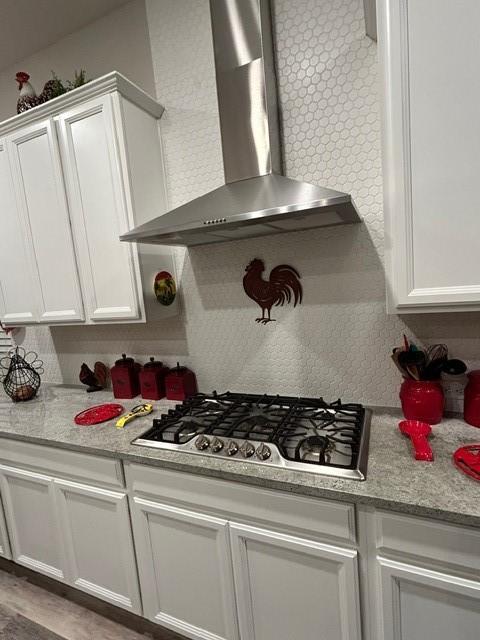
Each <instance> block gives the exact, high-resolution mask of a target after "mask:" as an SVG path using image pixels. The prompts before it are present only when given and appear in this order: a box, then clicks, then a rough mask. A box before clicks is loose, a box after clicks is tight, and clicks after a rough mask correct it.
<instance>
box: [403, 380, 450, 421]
mask: <svg viewBox="0 0 480 640" xmlns="http://www.w3.org/2000/svg"><path fill="white" fill-rule="evenodd" d="M400 400H401V402H402V410H403V415H404V416H405V418H406V419H407V420H419V421H420V422H428V424H438V423H439V422H441V421H442V417H443V408H444V405H445V396H444V393H443V388H442V385H441V384H440V382H435V381H430V380H407V379H405V380H404V381H403V383H402V386H401V387H400Z"/></svg>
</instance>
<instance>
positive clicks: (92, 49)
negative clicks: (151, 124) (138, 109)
mask: <svg viewBox="0 0 480 640" xmlns="http://www.w3.org/2000/svg"><path fill="white" fill-rule="evenodd" d="M12 28H13V29H16V30H17V31H18V35H19V37H22V31H21V25H12ZM38 28H41V25H39V26H38ZM80 68H83V69H86V70H87V75H88V77H90V78H94V77H98V76H101V75H103V74H104V73H107V72H108V71H112V70H114V69H115V70H117V71H120V72H121V73H124V74H125V75H126V76H128V77H130V78H132V79H134V80H135V82H136V84H138V85H139V86H140V87H142V89H145V91H147V92H148V93H152V92H153V91H154V86H153V70H152V57H151V54H150V46H149V40H148V29H147V21H146V15H145V2H144V0H133V1H132V2H129V3H128V4H125V5H124V6H122V7H120V9H116V10H115V11H112V12H111V13H109V14H108V15H106V16H104V17H103V18H101V19H99V20H96V21H95V22H92V23H91V24H89V25H87V26H86V27H84V28H83V29H79V30H78V31H76V32H75V33H72V34H70V35H69V36H67V37H65V38H62V39H61V40H59V41H58V42H56V43H55V44H52V45H51V46H49V47H48V48H46V49H42V50H41V51H39V52H37V53H35V54H34V55H32V56H30V57H28V58H26V59H25V60H19V61H18V62H17V63H16V64H15V65H14V66H13V67H11V68H9V69H4V70H2V72H1V73H0V120H5V119H6V118H9V117H10V116H13V115H15V113H16V106H17V99H18V90H17V83H16V82H15V74H16V73H17V71H27V72H28V73H29V74H30V78H31V82H32V84H33V86H34V88H35V90H36V91H37V93H40V91H41V90H42V88H43V85H44V84H45V82H46V81H47V80H50V78H51V77H52V75H51V74H52V69H53V70H54V71H55V72H56V74H57V75H58V76H59V77H60V78H62V79H65V80H67V79H73V75H74V71H75V69H80Z"/></svg>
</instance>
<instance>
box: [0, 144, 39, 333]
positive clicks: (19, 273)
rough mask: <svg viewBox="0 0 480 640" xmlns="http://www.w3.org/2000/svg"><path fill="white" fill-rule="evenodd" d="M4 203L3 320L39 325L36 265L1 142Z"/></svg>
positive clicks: (0, 244)
mask: <svg viewBox="0 0 480 640" xmlns="http://www.w3.org/2000/svg"><path fill="white" fill-rule="evenodd" d="M0 199H1V202H2V210H1V214H0V225H1V228H0V318H1V320H2V321H3V322H5V323H7V324H14V323H17V324H18V323H22V322H35V321H36V320H37V317H38V312H37V295H36V289H35V286H34V282H36V280H35V279H34V278H32V270H33V266H34V263H33V260H32V255H31V254H30V252H29V249H30V245H29V244H28V245H27V243H26V234H27V229H26V228H25V225H23V223H22V218H21V217H20V216H19V213H18V208H17V203H16V200H15V193H14V190H13V182H12V175H11V169H10V163H9V160H8V154H7V148H6V144H5V141H4V140H0Z"/></svg>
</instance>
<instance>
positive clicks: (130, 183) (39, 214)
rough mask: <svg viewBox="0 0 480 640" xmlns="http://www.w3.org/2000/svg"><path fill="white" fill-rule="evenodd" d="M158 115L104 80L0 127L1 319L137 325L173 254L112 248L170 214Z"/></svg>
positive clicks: (120, 83)
mask: <svg viewBox="0 0 480 640" xmlns="http://www.w3.org/2000/svg"><path fill="white" fill-rule="evenodd" d="M162 113H163V107H162V106H161V105H160V104H158V102H156V101H155V100H153V99H152V98H150V97H149V96H148V95H147V94H146V93H144V92H143V91H142V90H141V89H139V88H138V87H136V86H135V85H134V84H132V83H131V82H129V81H128V80H127V79H126V78H124V77H123V76H122V75H121V74H119V73H117V72H112V73H110V74H108V75H106V76H103V77H102V78H98V79H97V80H93V81H92V82H89V83H88V84H86V85H85V86H83V87H80V88H78V89H76V90H75V91H72V92H70V93H67V94H65V95H63V96H60V97H58V98H56V99H55V100H52V101H50V102H47V103H45V104H43V105H40V106H39V107H36V108H35V109H32V110H30V111H27V112H25V113H22V114H20V115H18V116H15V117H13V118H10V120H6V121H5V122H3V123H0V198H1V201H2V209H1V211H0V225H1V229H2V237H1V238H0V285H1V287H0V319H1V320H2V321H4V322H5V323H7V324H10V325H12V324H31V323H35V322H44V323H62V324H70V323H87V324H95V323H97V324H98V323H102V322H103V323H105V322H145V321H146V320H147V319H153V320H160V319H162V318H165V317H168V316H172V315H176V314H177V313H178V300H175V301H174V303H173V304H171V305H170V306H163V305H161V304H160V303H159V302H158V301H157V299H156V297H155V293H154V282H155V276H156V274H157V273H159V272H160V271H168V272H170V273H171V274H172V276H173V277H174V278H175V275H176V274H175V267H174V262H173V257H172V251H171V249H167V248H165V247H141V248H139V247H137V245H135V244H131V243H122V242H120V239H119V236H120V235H122V234H123V233H125V232H126V231H127V230H128V229H131V228H132V227H134V226H136V225H139V224H141V223H143V222H146V221H147V220H150V219H152V218H154V217H156V216H158V215H160V214H161V213H163V212H165V211H166V210H167V198H166V193H165V178H164V166H163V155H162V146H161V141H160V135H159V130H158V119H159V118H160V116H161V115H162Z"/></svg>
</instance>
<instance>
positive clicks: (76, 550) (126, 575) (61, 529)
mask: <svg viewBox="0 0 480 640" xmlns="http://www.w3.org/2000/svg"><path fill="white" fill-rule="evenodd" d="M0 491H1V495H2V500H3V504H4V508H5V516H6V521H7V528H8V531H9V534H10V543H11V557H12V560H14V561H15V562H17V563H18V564H22V565H24V566H26V567H28V568H29V569H33V570H34V571H38V572H40V573H44V574H46V575H48V576H51V577H53V578H56V579H57V580H61V581H62V582H65V583H67V584H70V585H71V586H74V587H76V588H78V589H81V590H83V591H86V592H87V593H90V594H92V595H94V596H97V597H98V598H102V599H103V600H106V601H108V602H111V603H112V604H115V605H117V606H120V607H123V608H124V609H127V610H130V611H133V612H135V613H141V603H140V595H139V589H138V580H137V571H136V563H135V554H134V548H133V541H132V534H131V526H130V516H129V511H128V502H127V496H126V493H125V492H124V491H121V490H119V491H115V490H111V489H104V488H99V487H92V486H89V485H84V484H80V483H77V482H70V481H68V480H62V479H58V478H54V477H52V476H50V475H44V474H43V473H37V472H33V471H30V470H26V469H18V468H15V467H10V466H7V465H3V464H0ZM2 539H3V536H2V528H1V524H0V545H1V541H2ZM2 555H3V554H2Z"/></svg>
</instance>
